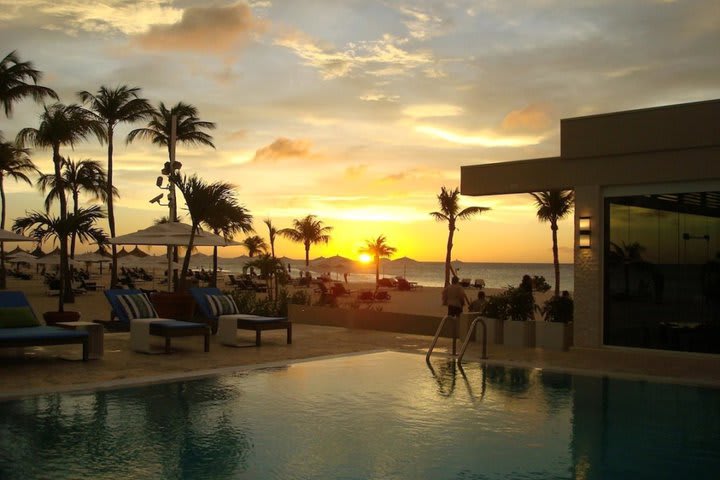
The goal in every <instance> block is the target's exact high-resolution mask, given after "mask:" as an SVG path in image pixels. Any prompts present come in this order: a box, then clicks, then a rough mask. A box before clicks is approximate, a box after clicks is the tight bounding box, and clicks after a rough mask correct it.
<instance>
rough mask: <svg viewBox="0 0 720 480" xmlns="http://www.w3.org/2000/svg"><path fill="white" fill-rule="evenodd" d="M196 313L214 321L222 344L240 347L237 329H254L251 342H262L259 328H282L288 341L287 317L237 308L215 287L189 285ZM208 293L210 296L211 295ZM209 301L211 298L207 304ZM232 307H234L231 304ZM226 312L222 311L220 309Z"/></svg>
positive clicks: (259, 343)
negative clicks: (245, 311) (259, 313)
mask: <svg viewBox="0 0 720 480" xmlns="http://www.w3.org/2000/svg"><path fill="white" fill-rule="evenodd" d="M190 293H191V294H192V296H193V298H194V299H195V302H196V303H197V307H198V309H199V310H200V313H201V314H202V315H203V316H204V317H205V318H207V319H209V320H211V321H213V322H216V323H217V336H218V340H219V341H220V343H221V344H223V345H228V346H231V347H241V346H243V345H241V344H239V343H238V341H237V330H238V329H240V330H254V331H255V346H257V347H259V346H260V345H261V343H262V338H261V334H262V332H263V330H286V331H287V343H288V344H291V343H292V323H291V322H290V321H289V320H288V319H287V317H262V316H259V315H248V314H242V313H232V312H237V305H235V303H234V302H230V301H229V300H228V299H227V296H225V295H223V293H222V292H221V291H220V289H219V288H215V287H204V288H202V287H192V288H190ZM211 297H212V298H211ZM211 301H213V302H214V304H213V305H211V303H210V302H211ZM233 307H234V308H233ZM226 311H227V312H230V313H223V312H226Z"/></svg>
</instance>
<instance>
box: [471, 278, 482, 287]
mask: <svg viewBox="0 0 720 480" xmlns="http://www.w3.org/2000/svg"><path fill="white" fill-rule="evenodd" d="M473 287H475V288H485V280H483V279H482V278H476V279H475V281H474V282H473Z"/></svg>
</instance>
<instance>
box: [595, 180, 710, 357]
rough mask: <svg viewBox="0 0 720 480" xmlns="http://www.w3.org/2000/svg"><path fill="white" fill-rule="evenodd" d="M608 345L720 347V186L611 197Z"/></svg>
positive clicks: (608, 207) (608, 211) (608, 215)
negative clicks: (708, 189)
mask: <svg viewBox="0 0 720 480" xmlns="http://www.w3.org/2000/svg"><path fill="white" fill-rule="evenodd" d="M606 218H607V219H608V220H607V227H608V228H607V229H606V232H607V238H606V242H605V269H604V272H605V328H604V336H605V338H604V341H605V344H607V345H622V346H630V347H641V348H655V349H666V350H681V351H691V352H710V353H720V192H693V193H678V194H663V195H637V196H626V197H613V198H607V199H606Z"/></svg>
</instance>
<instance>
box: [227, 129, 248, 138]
mask: <svg viewBox="0 0 720 480" xmlns="http://www.w3.org/2000/svg"><path fill="white" fill-rule="evenodd" d="M246 137H247V130H244V129H241V130H235V131H233V132H230V133H229V134H228V135H227V139H228V140H244V139H245V138H246Z"/></svg>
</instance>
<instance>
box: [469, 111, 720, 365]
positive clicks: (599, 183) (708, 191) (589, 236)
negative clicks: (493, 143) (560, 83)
mask: <svg viewBox="0 0 720 480" xmlns="http://www.w3.org/2000/svg"><path fill="white" fill-rule="evenodd" d="M560 132H561V142H560V143H561V145H560V147H561V148H560V156H559V157H552V158H540V159H532V160H521V161H515V162H503V163H493V164H486V165H471V166H465V167H462V169H461V191H462V194H463V195H497V194H510V193H526V192H536V191H543V190H550V189H573V190H575V195H576V202H575V213H574V215H575V249H574V262H575V292H574V297H575V325H574V333H573V342H574V345H575V346H576V347H591V348H592V347H602V346H622V347H637V348H651V349H660V350H677V351H688V352H703V353H720V100H710V101H704V102H697V103H688V104H681V105H671V106H664V107H657V108H648V109H642V110H631V111H624V112H616V113H608V114H602V115H593V116H587V117H578V118H569V119H564V120H562V121H561V123H560Z"/></svg>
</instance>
